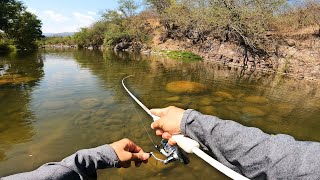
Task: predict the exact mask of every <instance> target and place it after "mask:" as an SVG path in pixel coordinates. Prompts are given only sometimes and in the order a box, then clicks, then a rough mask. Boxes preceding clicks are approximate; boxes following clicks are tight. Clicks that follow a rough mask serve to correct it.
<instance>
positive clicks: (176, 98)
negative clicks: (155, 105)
mask: <svg viewBox="0 0 320 180" xmlns="http://www.w3.org/2000/svg"><path fill="white" fill-rule="evenodd" d="M164 100H166V101H169V102H176V101H179V100H180V96H173V97H169V98H166V99H164Z"/></svg>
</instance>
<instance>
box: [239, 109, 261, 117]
mask: <svg viewBox="0 0 320 180" xmlns="http://www.w3.org/2000/svg"><path fill="white" fill-rule="evenodd" d="M241 111H242V113H244V114H246V115H249V116H265V115H266V114H267V113H266V112H264V111H262V110H260V109H258V108H255V107H243V108H242V109H241Z"/></svg>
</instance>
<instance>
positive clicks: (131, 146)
mask: <svg viewBox="0 0 320 180" xmlns="http://www.w3.org/2000/svg"><path fill="white" fill-rule="evenodd" d="M126 140H128V142H127V146H128V151H129V152H132V153H138V152H140V151H141V150H142V149H141V147H139V146H138V145H136V144H135V143H134V142H132V141H131V140H129V139H126Z"/></svg>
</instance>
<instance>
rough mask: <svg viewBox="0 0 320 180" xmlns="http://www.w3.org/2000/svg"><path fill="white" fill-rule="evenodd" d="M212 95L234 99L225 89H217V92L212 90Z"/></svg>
mask: <svg viewBox="0 0 320 180" xmlns="http://www.w3.org/2000/svg"><path fill="white" fill-rule="evenodd" d="M213 95H214V96H217V97H220V98H223V99H229V100H234V98H233V96H232V95H231V94H230V93H228V92H225V91H217V92H214V93H213Z"/></svg>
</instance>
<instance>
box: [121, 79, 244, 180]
mask: <svg viewBox="0 0 320 180" xmlns="http://www.w3.org/2000/svg"><path fill="white" fill-rule="evenodd" d="M132 76H133V75H130V76H127V77H125V78H123V79H122V86H123V87H124V89H125V90H126V91H127V93H128V94H129V95H130V96H131V98H132V99H133V100H134V101H135V102H136V103H137V104H138V105H139V106H140V107H141V108H142V109H143V110H145V111H146V112H147V114H148V115H150V116H151V117H152V119H153V121H157V120H159V119H160V117H158V116H155V115H153V114H152V113H151V111H150V109H149V108H147V107H146V106H145V105H144V104H143V103H142V102H141V101H140V100H139V99H138V98H136V97H135V96H134V95H133V94H132V93H131V92H130V91H129V89H128V88H127V87H126V86H125V84H124V81H125V79H127V78H129V77H132ZM172 138H173V139H174V140H175V141H176V142H177V145H178V146H179V147H177V146H170V145H169V144H168V143H167V141H164V140H161V144H162V147H160V148H159V147H157V146H156V149H158V150H159V151H160V152H161V153H162V154H163V155H165V156H166V157H167V159H166V160H161V159H159V158H157V157H155V156H154V154H153V153H150V154H151V155H152V156H153V157H154V158H155V159H156V160H159V161H161V162H163V163H165V164H167V163H169V162H172V161H175V160H180V161H182V162H184V163H185V164H187V163H188V162H189V161H188V160H186V159H188V158H187V157H186V155H185V154H184V152H186V153H194V154H196V155H197V156H198V157H200V158H201V159H203V160H204V161H206V162H207V163H208V164H210V165H211V166H212V167H214V168H216V169H217V170H219V171H220V172H222V173H223V174H225V175H226V176H228V177H230V178H231V179H236V180H249V179H248V178H246V177H244V176H243V175H241V174H239V173H237V172H235V171H233V170H232V169H230V168H228V167H227V166H225V165H223V164H222V163H220V162H219V161H217V160H215V159H214V158H212V157H211V156H209V155H207V154H206V153H205V152H203V151H202V150H201V149H200V144H199V143H198V142H197V141H195V140H193V139H190V138H188V137H185V136H184V135H181V134H180V135H172ZM180 148H181V149H182V150H183V151H184V152H183V151H181V150H180Z"/></svg>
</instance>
